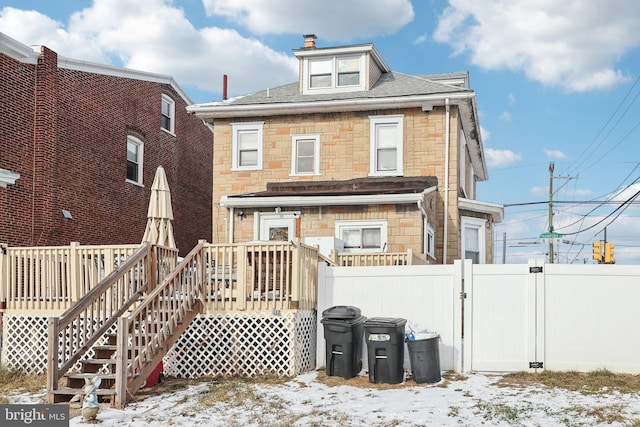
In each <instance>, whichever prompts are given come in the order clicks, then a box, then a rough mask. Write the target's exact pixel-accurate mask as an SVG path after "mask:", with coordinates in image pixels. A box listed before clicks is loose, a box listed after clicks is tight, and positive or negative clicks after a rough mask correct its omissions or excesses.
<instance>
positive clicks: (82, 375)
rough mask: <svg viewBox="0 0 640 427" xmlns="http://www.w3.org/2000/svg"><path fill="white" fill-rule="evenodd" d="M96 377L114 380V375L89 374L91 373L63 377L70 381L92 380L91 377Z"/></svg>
mask: <svg viewBox="0 0 640 427" xmlns="http://www.w3.org/2000/svg"><path fill="white" fill-rule="evenodd" d="M96 375H97V376H99V377H100V378H101V379H103V380H115V379H116V374H94V373H91V372H79V373H76V374H67V375H65V378H71V379H85V378H89V379H93V377H95V376H96Z"/></svg>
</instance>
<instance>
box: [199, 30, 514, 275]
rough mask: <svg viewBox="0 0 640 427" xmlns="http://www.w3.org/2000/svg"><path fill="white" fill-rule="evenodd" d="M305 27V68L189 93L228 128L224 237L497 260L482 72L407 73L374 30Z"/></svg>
mask: <svg viewBox="0 0 640 427" xmlns="http://www.w3.org/2000/svg"><path fill="white" fill-rule="evenodd" d="M304 37H305V41H304V46H303V47H302V48H299V49H295V50H294V51H293V53H294V55H295V56H296V58H298V60H299V76H300V77H299V80H298V81H296V82H293V83H291V84H288V85H284V86H279V87H273V88H265V89H264V90H261V91H259V92H255V93H252V94H248V95H245V96H237V97H233V98H230V99H223V100H221V101H219V102H212V103H206V104H197V105H191V106H189V107H187V110H188V111H190V112H192V113H195V115H196V116H197V117H199V118H201V119H202V120H204V121H206V122H208V123H209V124H210V125H212V126H213V128H214V136H213V141H214V154H213V174H214V179H213V223H212V226H213V230H212V242H213V243H236V242H246V241H262V240H286V241H291V240H296V239H298V240H299V241H302V242H306V243H309V244H313V245H318V246H319V248H320V250H321V252H324V253H325V254H327V253H328V252H330V250H332V249H335V250H337V251H338V252H358V253H361V252H370V253H377V252H405V251H408V250H411V251H412V252H413V253H414V254H420V256H421V257H422V258H423V259H424V260H425V262H428V263H437V264H446V263H451V262H453V260H455V259H460V258H472V259H473V260H474V262H477V263H490V262H491V261H492V258H493V253H492V244H491V243H492V241H493V225H494V224H495V223H497V222H500V221H501V220H502V218H503V207H502V206H501V205H498V204H495V203H488V202H483V201H479V200H476V184H477V183H478V182H479V181H485V180H487V179H488V173H487V165H486V162H485V155H484V151H483V146H482V138H481V134H480V124H479V122H478V110H477V107H476V94H475V92H474V91H473V90H472V89H471V88H470V87H469V78H468V73H466V72H453V73H444V74H424V75H407V74H403V73H399V72H394V71H392V70H391V68H390V67H389V66H388V65H387V63H386V62H385V61H384V59H383V57H382V56H381V54H380V52H379V51H378V50H377V49H376V47H375V46H374V45H373V44H359V45H351V46H338V47H318V46H316V37H315V35H308V36H304ZM225 93H226V91H225ZM225 98H226V96H225Z"/></svg>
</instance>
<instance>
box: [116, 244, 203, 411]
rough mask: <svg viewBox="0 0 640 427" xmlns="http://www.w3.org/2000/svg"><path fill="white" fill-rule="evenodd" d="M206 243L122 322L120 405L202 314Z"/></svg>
mask: <svg viewBox="0 0 640 427" xmlns="http://www.w3.org/2000/svg"><path fill="white" fill-rule="evenodd" d="M203 246H204V242H200V243H198V245H197V246H196V247H195V248H193V249H192V251H191V252H190V253H189V254H188V255H187V256H186V257H185V258H184V259H183V260H182V261H181V262H180V264H178V266H177V268H175V269H174V270H173V271H171V273H170V274H169V275H168V276H167V277H166V278H165V280H163V282H162V283H159V284H158V286H157V287H156V289H154V290H153V292H151V293H149V295H147V297H146V298H145V299H144V301H142V302H141V303H140V304H139V305H138V306H137V307H136V309H135V310H134V311H133V312H132V313H131V314H130V315H129V316H122V317H121V318H120V319H119V320H118V337H117V343H116V345H117V353H116V381H115V388H116V401H115V405H116V406H117V407H120V408H121V407H123V406H124V404H125V403H126V402H127V400H128V398H129V396H131V395H133V394H135V393H136V392H137V391H138V389H139V388H140V387H141V386H142V385H143V383H144V382H145V381H146V379H147V377H148V376H149V375H150V374H151V372H152V371H153V370H154V369H155V368H156V366H157V365H158V363H160V361H162V358H163V357H164V355H165V354H166V352H167V351H168V350H169V349H170V348H171V346H172V345H173V344H174V343H175V342H176V340H177V339H178V338H179V337H180V335H181V334H182V332H183V331H184V330H185V329H186V328H187V327H188V326H189V324H190V323H191V321H192V320H193V319H194V318H195V316H196V315H198V314H199V313H200V312H201V311H202V307H203V303H202V300H201V297H202V289H203V286H202V277H203V270H204V268H203V267H204V263H203V250H202V248H203Z"/></svg>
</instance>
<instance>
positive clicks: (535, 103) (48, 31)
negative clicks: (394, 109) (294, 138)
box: [0, 0, 640, 264]
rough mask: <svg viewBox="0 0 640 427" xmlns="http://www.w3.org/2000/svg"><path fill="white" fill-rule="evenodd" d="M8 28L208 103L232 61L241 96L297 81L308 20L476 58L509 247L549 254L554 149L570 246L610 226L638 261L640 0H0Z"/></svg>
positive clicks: (450, 62) (398, 56) (470, 64)
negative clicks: (168, 83) (544, 237)
mask: <svg viewBox="0 0 640 427" xmlns="http://www.w3.org/2000/svg"><path fill="white" fill-rule="evenodd" d="M0 31H2V32H4V33H5V34H7V35H9V36H10V37H12V38H14V39H16V40H18V41H20V42H22V43H24V44H27V45H46V46H48V47H49V48H51V49H53V50H55V51H56V52H58V54H60V55H62V56H66V57H70V58H75V59H81V60H85V61H91V62H97V63H105V64H112V65H116V66H123V67H127V68H133V69H138V70H144V71H150V72H154V73H159V74H166V75H170V76H173V77H174V78H175V79H176V81H177V82H178V83H179V84H180V86H182V88H183V89H184V90H185V91H186V92H187V93H188V94H189V96H190V97H191V98H192V100H193V102H194V103H204V102H208V101H213V100H219V99H220V98H221V92H222V76H223V75H224V74H227V75H228V79H229V96H236V95H242V94H247V93H250V92H253V91H257V90H262V89H265V88H267V87H274V86H278V85H281V84H286V83H290V82H292V81H295V80H296V78H297V75H296V61H295V59H294V57H293V55H292V49H297V48H299V47H301V46H302V43H303V38H302V35H303V34H310V33H313V34H316V35H317V36H318V39H317V44H318V46H321V47H329V46H337V45H342V44H355V43H368V42H373V43H375V45H376V47H377V48H378V50H379V51H380V52H381V54H382V56H383V57H384V58H385V60H386V62H387V64H389V66H390V67H391V68H392V69H393V70H394V71H399V72H403V73H408V74H425V73H441V72H450V71H469V73H470V81H471V87H472V89H474V90H475V91H476V93H477V103H478V109H479V112H480V123H481V126H482V128H483V140H484V141H483V142H484V147H485V153H486V156H487V163H488V166H489V181H487V182H481V183H479V184H478V198H479V199H480V200H483V201H488V202H493V203H501V204H505V205H506V208H505V214H506V215H505V220H504V222H503V223H502V224H500V225H498V226H497V227H496V242H495V245H494V248H495V253H496V259H495V261H496V262H502V260H503V253H506V262H509V263H513V262H524V261H526V260H527V259H528V258H531V257H538V258H544V257H546V254H547V252H548V246H547V245H545V244H542V243H541V242H540V234H541V233H543V232H545V231H547V230H548V227H549V224H548V219H549V215H548V203H547V202H548V200H549V183H550V173H549V164H550V162H554V166H555V168H554V173H553V176H554V178H553V180H552V181H553V185H554V193H555V194H554V200H556V201H557V202H558V203H556V204H555V206H554V207H555V209H554V217H553V222H554V225H555V229H556V231H557V232H559V233H562V234H563V238H562V239H561V240H562V241H563V242H567V243H559V244H558V247H557V248H556V251H557V252H558V254H557V255H558V257H559V258H558V259H557V260H556V261H558V260H559V261H560V262H573V263H583V262H588V263H591V262H593V261H592V260H591V243H592V242H593V241H596V240H603V239H604V228H605V226H606V228H607V240H608V241H609V242H612V243H614V244H615V245H616V260H617V262H618V263H625V264H628V263H640V219H639V218H638V217H639V215H640V197H638V199H637V202H636V203H635V204H634V203H625V202H628V201H635V200H636V199H634V197H636V196H638V194H637V193H638V192H639V191H640V130H638V129H637V128H638V127H640V105H639V102H638V101H637V98H638V96H639V95H640V84H639V83H638V77H639V76H640V50H639V46H640V2H636V1H628V0H589V1H584V0H566V1H564V2H557V1H552V0H448V1H444V0H414V1H410V0H349V1H344V0H323V1H318V0H316V1H311V0H175V1H170V0H93V1H92V0H55V1H51V0H0ZM599 201H607V203H604V204H603V203H598V202H599ZM536 202H539V203H536ZM568 202H572V203H568ZM576 202H581V203H576ZM585 202H586V203H585ZM513 205H516V206H513ZM503 236H505V237H506V242H507V244H506V251H503Z"/></svg>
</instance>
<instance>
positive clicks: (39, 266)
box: [0, 242, 140, 314]
mask: <svg viewBox="0 0 640 427" xmlns="http://www.w3.org/2000/svg"><path fill="white" fill-rule="evenodd" d="M139 247H140V245H117V246H116V245H109V246H82V245H80V244H78V243H75V242H73V243H71V244H70V245H69V246H44V247H43V246H40V247H26V248H25V247H6V246H3V247H2V248H1V249H2V250H0V309H9V310H18V311H29V312H31V313H41V312H47V313H49V314H51V313H52V312H53V313H60V312H62V311H64V310H66V309H68V308H69V307H71V306H72V305H73V304H74V303H75V302H76V301H78V300H79V299H80V298H82V296H83V295H85V294H86V293H87V292H89V291H90V290H91V289H93V288H95V287H96V285H97V284H98V282H100V281H101V280H102V279H104V278H105V277H106V276H108V275H109V274H110V273H111V272H112V271H114V270H115V269H117V268H118V266H120V265H121V264H122V263H123V262H124V261H125V260H126V259H127V258H128V257H129V256H131V254H133V253H134V252H135V251H136V250H137V249H138V248H139Z"/></svg>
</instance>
